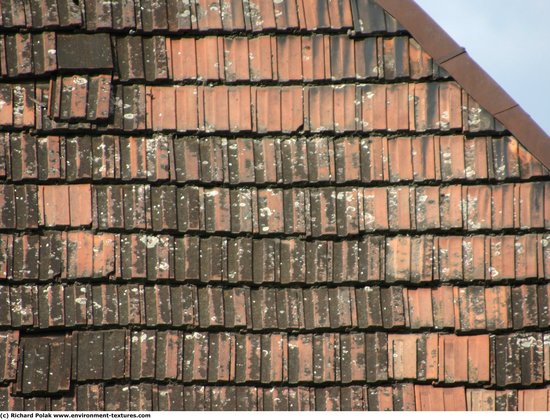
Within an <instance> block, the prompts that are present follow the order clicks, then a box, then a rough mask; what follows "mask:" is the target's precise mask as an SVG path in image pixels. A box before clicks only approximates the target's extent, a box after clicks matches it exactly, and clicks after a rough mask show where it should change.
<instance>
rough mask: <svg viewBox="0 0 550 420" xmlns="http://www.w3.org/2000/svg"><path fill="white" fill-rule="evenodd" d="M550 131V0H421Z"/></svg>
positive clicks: (530, 113) (479, 61)
mask: <svg viewBox="0 0 550 420" xmlns="http://www.w3.org/2000/svg"><path fill="white" fill-rule="evenodd" d="M416 2H417V3H418V4H419V5H420V6H421V7H422V8H423V9H424V10H425V11H427V12H428V14H429V15H430V16H431V17H432V18H433V19H434V20H435V21H436V22H437V23H438V24H439V25H441V26H442V27H443V29H445V31H447V33H449V35H451V37H452V38H453V39H454V40H455V41H456V42H457V43H458V44H460V45H461V46H462V47H465V48H466V50H467V51H468V53H469V54H470V56H471V57H472V58H473V59H474V60H475V61H477V62H478V63H479V64H480V65H481V67H483V69H484V70H485V71H486V72H487V73H489V75H491V77H492V78H493V79H495V80H496V81H497V82H498V83H499V84H500V85H501V86H502V87H503V88H504V90H505V91H506V92H508V94H510V96H512V98H514V99H515V101H516V102H517V103H518V104H519V105H520V106H521V107H522V108H523V109H524V110H525V111H526V112H527V113H528V114H529V115H531V117H532V118H533V119H534V120H535V121H536V122H537V123H538V124H539V125H540V126H541V127H542V128H543V129H544V130H545V131H546V133H548V134H550V36H549V35H548V31H547V30H546V28H547V27H548V25H550V0H416Z"/></svg>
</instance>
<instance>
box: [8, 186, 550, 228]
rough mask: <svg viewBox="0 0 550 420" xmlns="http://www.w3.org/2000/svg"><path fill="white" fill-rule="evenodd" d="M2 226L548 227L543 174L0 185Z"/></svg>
mask: <svg viewBox="0 0 550 420" xmlns="http://www.w3.org/2000/svg"><path fill="white" fill-rule="evenodd" d="M0 197H2V198H1V199H0V229H10V230H11V229H29V228H31V229H32V228H38V227H59V226H72V227H80V226H88V227H89V226H91V227H92V228H93V229H99V230H113V229H115V230H123V229H125V230H134V229H140V230H146V229H147V230H153V231H155V232H163V231H170V232H173V231H179V232H184V233H186V232H207V233H233V234H243V233H247V234H258V235H272V234H277V235H283V234H286V235H305V236H306V237H314V238H319V237H329V236H340V237H348V236H350V235H358V234H360V233H365V232H380V231H389V232H401V231H411V230H412V231H419V232H424V231H431V230H444V231H448V230H464V231H467V232H476V231H480V230H494V231H500V230H503V229H521V230H531V229H545V228H546V229H549V228H550V183H548V182H533V183H521V184H499V185H469V186H462V185H451V186H444V187H439V186H422V187H409V186H397V187H375V188H363V187H322V188H291V189H279V188H267V189H259V188H254V187H252V188H251V187H246V188H243V187H241V188H222V187H220V188H218V187H214V188H203V187H198V186H185V187H176V186H175V185H164V186H150V185H138V184H127V185H91V184H69V185H38V186H37V185H31V184H23V185H15V186H14V185H12V184H3V185H0Z"/></svg>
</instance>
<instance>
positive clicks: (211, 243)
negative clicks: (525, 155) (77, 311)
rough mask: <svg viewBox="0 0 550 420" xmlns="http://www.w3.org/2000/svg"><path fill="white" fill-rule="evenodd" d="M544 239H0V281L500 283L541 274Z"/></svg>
mask: <svg viewBox="0 0 550 420" xmlns="http://www.w3.org/2000/svg"><path fill="white" fill-rule="evenodd" d="M549 255H550V238H549V237H548V235H537V234H526V235H521V236H514V235H499V236H485V235H476V236H468V237H463V236H440V237H437V236H431V235H425V236H417V237H410V236H395V237H381V236H365V237H364V238H362V239H360V240H347V241H337V242H333V241H305V240H302V239H298V238H288V239H279V238H264V239H252V238H226V237H219V236H211V237H207V238H199V237H197V236H185V237H173V236H169V235H157V236H155V235H146V234H122V235H119V234H111V233H99V234H94V233H92V232H88V231H69V232H54V231H49V232H45V233H43V234H42V235H29V234H25V235H9V234H3V235H0V278H2V279H9V280H14V281H22V280H52V279H71V280H73V279H101V278H111V279H124V280H127V279H147V280H151V281H156V280H161V281H168V280H176V281H187V282H202V283H216V282H222V283H225V282H228V283H244V284H247V283H248V284H251V283H255V284H264V283H268V284H293V283H297V284H317V285H323V284H326V283H348V282H387V283H396V282H397V283H405V282H411V283H428V282H432V281H439V282H471V281H490V282H495V281H498V282H502V281H509V280H533V279H549V278H550V258H549Z"/></svg>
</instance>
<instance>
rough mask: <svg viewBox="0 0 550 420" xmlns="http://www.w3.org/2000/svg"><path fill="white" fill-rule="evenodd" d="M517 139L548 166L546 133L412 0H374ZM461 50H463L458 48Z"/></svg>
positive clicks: (548, 138) (549, 139) (549, 146)
mask: <svg viewBox="0 0 550 420" xmlns="http://www.w3.org/2000/svg"><path fill="white" fill-rule="evenodd" d="M374 1H375V2H376V4H378V5H379V6H380V7H381V8H382V9H384V10H385V11H386V12H387V13H389V14H390V15H392V16H393V17H394V18H395V19H396V20H397V21H398V22H399V23H400V24H401V25H402V26H403V27H404V28H405V29H406V30H407V31H408V32H409V33H410V34H411V36H412V37H414V38H415V39H416V41H417V42H418V43H419V44H420V45H421V46H422V48H423V49H424V50H425V51H426V52H427V53H428V54H430V56H432V58H433V59H434V61H436V62H437V63H438V64H439V65H440V66H441V67H442V68H443V69H445V70H446V71H447V72H448V73H449V74H450V75H451V76H452V77H453V79H454V80H455V81H456V82H457V83H458V84H459V85H460V86H461V87H462V88H463V89H464V90H465V91H466V92H467V93H468V94H469V95H470V96H472V97H473V98H474V99H475V100H476V102H478V103H479V105H480V106H481V107H483V108H485V109H486V110H487V111H488V112H489V113H490V114H491V115H492V116H493V117H495V118H497V115H498V118H497V119H498V120H499V121H500V122H501V123H502V125H504V127H505V128H506V129H507V130H508V131H510V132H511V133H512V134H513V135H514V136H515V137H516V138H517V140H518V141H519V142H520V143H521V144H522V145H523V146H524V147H525V148H526V149H527V150H528V151H529V152H530V153H531V154H533V156H534V157H535V158H537V159H538V160H539V161H540V162H541V163H542V164H543V165H544V166H545V167H546V168H548V169H550V136H549V135H548V134H547V133H546V132H545V131H544V130H543V129H542V128H541V127H540V126H539V125H538V124H537V123H536V122H535V121H534V120H533V118H532V117H531V116H530V115H529V114H527V112H525V110H524V109H523V108H522V107H521V106H520V105H519V104H518V103H517V102H516V101H515V100H514V99H513V98H512V97H511V96H510V95H509V94H508V93H507V92H506V91H505V90H504V89H503V88H502V87H501V86H500V85H499V84H498V83H497V82H496V81H495V80H494V79H493V78H492V77H491V76H490V75H489V74H488V73H487V72H486V71H485V70H483V68H481V66H480V65H479V64H478V63H477V62H476V61H475V60H473V59H472V58H471V57H470V55H469V54H468V52H467V51H466V50H465V49H464V48H462V47H460V46H459V45H458V44H457V42H456V41H455V40H454V39H453V38H452V37H451V36H450V35H449V34H448V33H447V32H446V31H445V30H444V29H443V28H442V27H441V26H440V25H439V24H437V22H436V21H435V20H434V19H433V18H432V17H431V16H430V15H428V13H427V12H425V11H424V9H422V8H421V7H420V6H419V5H418V4H417V3H416V2H415V1H414V0H374ZM461 50H463V51H462V52H461Z"/></svg>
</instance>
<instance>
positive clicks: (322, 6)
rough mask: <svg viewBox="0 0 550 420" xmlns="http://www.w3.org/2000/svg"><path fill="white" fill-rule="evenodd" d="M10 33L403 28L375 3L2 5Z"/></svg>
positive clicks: (163, 0)
mask: <svg viewBox="0 0 550 420" xmlns="http://www.w3.org/2000/svg"><path fill="white" fill-rule="evenodd" d="M0 25H1V26H2V27H4V28H6V29H31V28H32V29H42V28H44V29H50V28H55V29H57V28H64V29H72V28H79V29H82V30H85V31H90V32H93V31H125V32H126V31H138V32H143V33H152V32H153V33H154V32H175V33H177V32H189V31H200V32H202V31H224V32H242V31H247V32H261V31H276V30H278V31H289V32H290V31H296V30H304V31H314V30H346V29H352V28H354V27H355V28H356V30H357V31H358V33H371V32H386V31H387V32H397V31H402V30H403V29H402V28H401V26H400V25H399V24H398V23H397V22H396V21H395V19H394V18H393V17H391V16H390V15H389V14H387V13H386V12H385V11H384V10H383V9H382V8H381V7H380V6H378V5H377V4H376V3H375V2H374V1H372V0H360V1H359V3H357V4H356V2H353V1H350V0H343V1H338V2H333V1H329V0H288V1H285V2H277V1H272V0H253V1H250V2H243V1H242V0H240V1H235V0H215V1H213V2H211V1H207V0H189V1H185V2H181V1H177V0H158V1H157V2H155V3H152V2H151V1H149V0H128V1H124V2H119V1H116V0H105V1H98V0H85V1H81V2H74V1H72V0H56V1H55V0H54V1H46V2H35V1H32V0H22V1H21V2H20V3H14V2H13V0H2V2H1V14H0Z"/></svg>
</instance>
